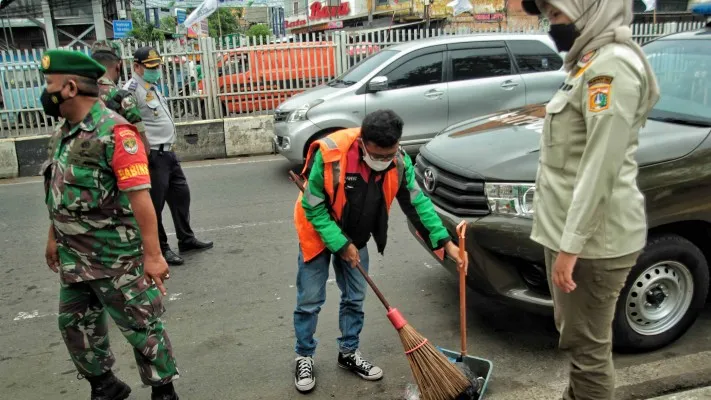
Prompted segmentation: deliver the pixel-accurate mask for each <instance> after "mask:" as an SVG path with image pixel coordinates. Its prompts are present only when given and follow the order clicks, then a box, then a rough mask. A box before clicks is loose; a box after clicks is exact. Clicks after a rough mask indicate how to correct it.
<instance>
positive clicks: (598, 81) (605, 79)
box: [588, 75, 612, 87]
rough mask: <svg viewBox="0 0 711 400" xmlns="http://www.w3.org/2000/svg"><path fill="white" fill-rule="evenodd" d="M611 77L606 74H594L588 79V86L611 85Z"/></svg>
mask: <svg viewBox="0 0 711 400" xmlns="http://www.w3.org/2000/svg"><path fill="white" fill-rule="evenodd" d="M611 84H612V77H611V76H608V75H600V76H596V77H594V78H592V79H590V80H589V81H588V87H593V86H597V85H611Z"/></svg>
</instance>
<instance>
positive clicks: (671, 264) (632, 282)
mask: <svg viewBox="0 0 711 400" xmlns="http://www.w3.org/2000/svg"><path fill="white" fill-rule="evenodd" d="M708 289H709V269H708V264H707V262H706V258H705V257H704V255H703V253H702V252H701V250H699V248H698V247H696V246H695V245H694V244H693V243H691V242H690V241H688V240H686V239H684V238H683V237H681V236H678V235H671V234H669V235H662V236H658V237H656V238H652V239H651V240H650V241H649V242H648V244H647V246H646V248H645V249H644V252H643V253H642V254H641V255H640V257H639V259H638V260H637V265H635V266H634V267H633V268H632V270H631V271H630V273H629V275H628V277H627V282H626V284H625V287H624V288H623V289H622V292H621V293H620V297H619V300H618V301H617V309H616V312H615V321H614V322H613V334H614V339H613V343H614V347H615V350H616V351H618V352H645V351H651V350H656V349H659V348H661V347H663V346H666V345H668V344H670V343H672V342H674V341H675V340H677V339H678V338H679V337H681V336H682V335H683V334H684V333H685V332H686V331H687V330H688V329H689V328H690V327H691V325H692V324H693V323H694V321H695V320H696V318H697V317H698V315H699V313H700V312H701V310H702V309H703V307H704V304H705V302H706V295H707V294H708Z"/></svg>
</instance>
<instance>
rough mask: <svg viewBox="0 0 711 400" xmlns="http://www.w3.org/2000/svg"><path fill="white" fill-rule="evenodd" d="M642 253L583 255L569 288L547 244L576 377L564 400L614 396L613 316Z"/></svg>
mask: <svg viewBox="0 0 711 400" xmlns="http://www.w3.org/2000/svg"><path fill="white" fill-rule="evenodd" d="M640 254H641V252H636V253H633V254H630V255H626V256H622V257H619V258H611V259H578V262H577V264H576V265H575V269H574V270H573V280H574V281H575V283H576V285H577V287H576V289H575V290H574V291H572V292H571V293H564V292H563V291H561V290H560V289H559V288H558V287H557V286H555V285H554V284H553V281H552V279H551V270H552V267H553V262H554V261H555V259H556V257H557V253H556V252H553V251H551V250H550V249H548V248H546V249H545V257H546V272H547V275H548V286H549V288H550V290H551V293H552V296H553V305H554V308H555V324H556V328H557V329H558V332H559V333H560V340H559V343H558V347H559V348H560V349H561V350H563V351H565V352H567V353H569V355H570V359H571V360H570V377H569V382H568V387H567V388H566V390H565V392H564V393H563V399H564V400H613V399H614V394H615V367H614V365H613V362H612V320H613V318H614V316H615V306H616V305H617V298H618V297H619V295H620V291H621V290H622V288H623V286H624V284H625V280H626V279H627V275H628V274H629V272H630V269H632V267H633V266H634V265H635V263H636V262H637V257H638V256H639V255H640Z"/></svg>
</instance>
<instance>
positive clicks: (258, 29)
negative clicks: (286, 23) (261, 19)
mask: <svg viewBox="0 0 711 400" xmlns="http://www.w3.org/2000/svg"><path fill="white" fill-rule="evenodd" d="M247 36H248V37H250V38H254V39H252V40H254V41H256V42H257V43H258V42H259V38H260V37H261V38H262V40H264V41H267V40H268V39H269V37H271V36H272V31H271V29H269V27H268V26H266V25H264V24H256V25H252V26H250V27H249V29H248V30H247Z"/></svg>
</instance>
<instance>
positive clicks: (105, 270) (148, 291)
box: [41, 50, 179, 400]
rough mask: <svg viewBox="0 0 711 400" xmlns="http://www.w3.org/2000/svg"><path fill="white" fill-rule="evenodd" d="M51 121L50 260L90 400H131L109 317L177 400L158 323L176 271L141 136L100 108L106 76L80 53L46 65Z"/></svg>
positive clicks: (51, 55)
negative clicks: (166, 250)
mask: <svg viewBox="0 0 711 400" xmlns="http://www.w3.org/2000/svg"><path fill="white" fill-rule="evenodd" d="M41 66H42V72H43V73H44V76H45V79H46V82H47V88H46V89H45V90H44V91H43V93H42V96H41V101H42V106H43V108H44V111H45V113H46V114H47V115H49V116H54V117H63V118H64V120H63V121H62V122H61V123H60V124H58V126H57V129H56V131H55V133H54V134H53V136H52V138H51V140H50V144H49V157H48V160H47V161H46V162H45V164H44V165H43V175H44V178H45V202H46V204H47V208H48V210H49V216H50V227H49V236H48V240H47V250H46V254H45V257H46V259H47V265H48V266H49V267H50V268H51V269H52V270H53V271H54V272H58V273H59V275H60V281H61V287H60V294H59V329H60V331H61V333H62V336H63V338H64V341H65V343H66V346H67V348H68V350H69V354H70V356H71V359H72V361H73V362H74V364H75V365H76V367H77V369H78V371H79V374H80V377H86V378H87V380H88V381H89V383H90V384H91V399H92V400H122V399H126V398H127V397H128V396H129V393H130V392H131V389H130V387H129V386H128V385H126V384H125V383H124V382H122V381H121V380H119V379H118V378H117V377H116V376H115V375H113V373H112V371H111V368H112V366H113V364H114V361H115V360H114V355H113V353H112V351H111V349H110V347H109V338H108V325H107V315H110V316H111V318H112V319H113V320H114V321H115V322H116V324H117V325H118V327H119V329H120V330H121V332H122V333H123V335H124V336H125V337H126V339H127V340H128V342H129V343H130V344H131V346H133V348H134V355H135V358H136V362H137V364H138V367H139V373H140V376H141V379H142V381H143V382H144V383H145V384H146V385H149V386H151V387H152V395H151V396H152V397H151V398H152V399H153V400H178V396H177V394H176V393H175V390H174V388H173V383H172V381H173V380H174V379H176V378H177V377H178V376H179V375H178V370H177V366H176V362H175V358H174V357H173V351H172V347H171V344H170V340H169V338H168V335H167V332H166V330H165V328H164V326H163V323H162V321H161V319H160V316H161V314H162V313H163V312H164V307H163V304H162V299H161V293H162V294H163V295H165V287H164V286H163V279H168V278H169V275H168V272H169V271H168V265H167V264H166V262H165V259H164V258H163V256H162V255H161V251H160V245H159V242H158V228H157V222H156V215H155V211H154V209H153V204H152V201H151V198H150V195H149V192H148V191H149V189H150V186H151V183H150V178H149V173H148V165H147V156H146V151H145V148H144V146H143V143H142V142H141V140H140V138H139V137H138V132H137V130H136V128H135V127H134V126H133V125H131V124H129V123H128V122H127V121H126V120H125V119H124V118H122V117H121V116H119V115H118V114H116V113H114V112H113V111H111V110H109V109H108V108H106V107H105V105H104V104H103V103H102V102H101V101H99V99H98V94H99V88H98V85H97V79H98V78H99V77H101V76H102V75H103V74H104V72H105V69H104V67H102V66H101V64H98V63H97V62H95V61H94V60H92V59H91V58H89V57H88V56H86V55H84V54H83V53H80V52H75V51H64V50H50V51H47V52H46V53H45V54H44V55H43V57H42V65H41Z"/></svg>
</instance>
